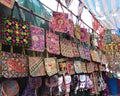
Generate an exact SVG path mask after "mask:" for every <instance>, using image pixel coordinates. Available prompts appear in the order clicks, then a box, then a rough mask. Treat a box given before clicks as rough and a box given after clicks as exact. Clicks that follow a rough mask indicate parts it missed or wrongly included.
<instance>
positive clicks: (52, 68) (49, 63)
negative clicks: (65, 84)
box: [44, 57, 58, 76]
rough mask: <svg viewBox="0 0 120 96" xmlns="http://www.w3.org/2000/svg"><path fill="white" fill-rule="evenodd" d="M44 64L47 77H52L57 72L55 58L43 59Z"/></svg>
mask: <svg viewBox="0 0 120 96" xmlns="http://www.w3.org/2000/svg"><path fill="white" fill-rule="evenodd" d="M44 62H45V69H46V72H47V75H48V76H52V75H54V74H56V73H57V72H58V69H57V62H56V58H52V57H51V58H45V59H44Z"/></svg>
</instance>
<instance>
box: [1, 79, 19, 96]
mask: <svg viewBox="0 0 120 96" xmlns="http://www.w3.org/2000/svg"><path fill="white" fill-rule="evenodd" d="M18 94H19V85H18V83H17V81H16V80H6V81H3V82H2V95H0V96H18Z"/></svg>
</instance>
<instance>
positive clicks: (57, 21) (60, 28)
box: [51, 11, 68, 33]
mask: <svg viewBox="0 0 120 96" xmlns="http://www.w3.org/2000/svg"><path fill="white" fill-rule="evenodd" d="M67 26H68V14H66V13H61V12H55V11H54V12H53V17H52V22H51V27H52V29H53V30H54V31H56V32H62V33H67Z"/></svg>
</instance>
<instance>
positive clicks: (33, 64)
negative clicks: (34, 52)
mask: <svg viewBox="0 0 120 96" xmlns="http://www.w3.org/2000/svg"><path fill="white" fill-rule="evenodd" d="M28 58H29V72H30V75H31V76H32V77H37V76H44V75H46V72H45V66H44V59H43V57H31V56H29V57H28Z"/></svg>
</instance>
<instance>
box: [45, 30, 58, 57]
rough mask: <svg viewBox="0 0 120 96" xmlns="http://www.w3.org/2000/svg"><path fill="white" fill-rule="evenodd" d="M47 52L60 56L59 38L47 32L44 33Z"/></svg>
mask: <svg viewBox="0 0 120 96" xmlns="http://www.w3.org/2000/svg"><path fill="white" fill-rule="evenodd" d="M46 46H47V51H48V52H49V53H52V54H57V55H59V54H60V45H59V36H58V35H56V34H55V33H52V32H50V31H47V33H46Z"/></svg>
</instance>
